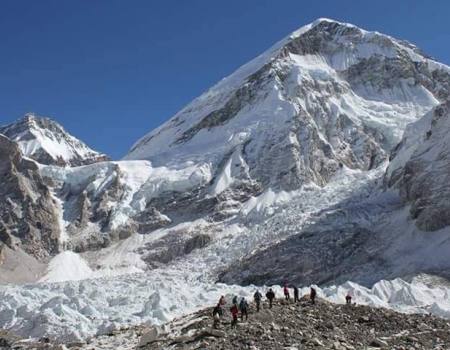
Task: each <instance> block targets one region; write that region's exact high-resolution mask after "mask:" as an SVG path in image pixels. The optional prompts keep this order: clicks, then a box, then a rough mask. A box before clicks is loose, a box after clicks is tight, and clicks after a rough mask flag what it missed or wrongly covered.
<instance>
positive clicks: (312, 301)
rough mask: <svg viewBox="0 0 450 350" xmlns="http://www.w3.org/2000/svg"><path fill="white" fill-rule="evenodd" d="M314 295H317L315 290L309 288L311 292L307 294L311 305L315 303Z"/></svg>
mask: <svg viewBox="0 0 450 350" xmlns="http://www.w3.org/2000/svg"><path fill="white" fill-rule="evenodd" d="M316 294H317V292H316V290H315V289H314V288H313V287H311V292H310V293H309V297H310V298H311V304H313V305H314V304H315V303H316Z"/></svg>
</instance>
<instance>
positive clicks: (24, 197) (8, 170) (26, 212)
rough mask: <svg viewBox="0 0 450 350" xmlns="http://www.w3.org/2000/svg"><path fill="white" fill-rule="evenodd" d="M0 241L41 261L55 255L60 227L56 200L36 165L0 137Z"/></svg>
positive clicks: (14, 144) (9, 141)
mask: <svg viewBox="0 0 450 350" xmlns="http://www.w3.org/2000/svg"><path fill="white" fill-rule="evenodd" d="M0 173H1V175H2V185H1V186H0V241H1V242H4V243H5V244H6V245H7V246H8V247H10V248H11V249H23V250H24V251H25V252H27V253H28V254H30V255H32V256H34V257H36V258H38V259H43V258H45V257H48V256H49V255H53V254H55V253H57V252H58V249H59V240H58V239H59V236H60V226H59V221H58V211H57V207H56V204H55V200H54V198H53V197H52V195H51V193H50V190H49V188H48V187H47V186H46V184H45V182H44V180H43V179H42V177H41V175H40V173H39V169H38V165H37V164H36V163H35V162H34V161H32V160H29V159H26V158H24V157H23V156H22V153H21V151H20V149H19V147H18V146H17V144H16V143H15V142H12V141H11V140H10V139H8V138H7V137H5V136H3V135H1V134H0Z"/></svg>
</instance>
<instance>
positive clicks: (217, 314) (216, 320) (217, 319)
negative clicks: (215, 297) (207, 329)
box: [212, 304, 223, 328]
mask: <svg viewBox="0 0 450 350" xmlns="http://www.w3.org/2000/svg"><path fill="white" fill-rule="evenodd" d="M222 315H223V310H222V307H221V306H220V304H217V305H216V307H215V308H214V310H213V313H212V316H213V320H214V321H213V328H218V326H219V323H220V317H221V316H222Z"/></svg>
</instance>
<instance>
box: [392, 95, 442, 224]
mask: <svg viewBox="0 0 450 350" xmlns="http://www.w3.org/2000/svg"><path fill="white" fill-rule="evenodd" d="M449 145H450V100H447V101H446V102H444V103H442V104H440V105H439V106H437V107H435V108H434V109H433V110H432V111H431V112H429V113H428V114H427V115H426V116H424V117H423V118H422V119H421V120H419V121H417V122H415V123H413V124H411V125H409V126H408V127H407V129H406V132H405V135H404V137H403V140H402V142H401V143H400V144H399V145H398V147H397V148H396V150H395V151H394V153H393V159H392V161H391V164H390V165H389V168H388V171H387V174H386V182H387V185H388V186H391V187H393V188H396V189H398V190H399V192H400V195H401V196H402V198H404V200H405V201H406V202H407V203H408V204H409V205H410V210H409V212H410V215H411V218H412V219H414V220H415V223H416V225H417V226H418V227H419V228H421V229H422V230H424V231H436V230H439V229H442V228H444V227H447V226H448V225H450V202H449V198H450V190H449V187H448V183H449V181H450V148H449Z"/></svg>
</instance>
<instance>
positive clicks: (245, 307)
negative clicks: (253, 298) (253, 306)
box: [239, 298, 248, 321]
mask: <svg viewBox="0 0 450 350" xmlns="http://www.w3.org/2000/svg"><path fill="white" fill-rule="evenodd" d="M239 310H241V320H242V321H244V316H245V320H246V321H247V320H248V303H247V300H245V298H242V299H241V302H240V303H239Z"/></svg>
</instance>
